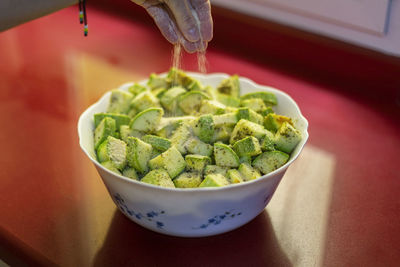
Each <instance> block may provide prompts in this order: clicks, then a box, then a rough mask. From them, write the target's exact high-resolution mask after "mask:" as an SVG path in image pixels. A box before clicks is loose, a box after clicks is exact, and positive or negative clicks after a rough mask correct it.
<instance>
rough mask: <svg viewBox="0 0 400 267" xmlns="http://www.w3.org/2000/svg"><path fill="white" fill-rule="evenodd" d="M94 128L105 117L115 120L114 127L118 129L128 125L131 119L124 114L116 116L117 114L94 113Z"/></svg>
mask: <svg viewBox="0 0 400 267" xmlns="http://www.w3.org/2000/svg"><path fill="white" fill-rule="evenodd" d="M93 117H94V127H97V126H99V124H100V122H101V121H102V120H103V119H104V118H105V117H110V118H113V119H114V120H115V127H116V129H119V128H120V127H121V125H128V124H129V122H130V121H131V118H130V117H129V116H127V115H124V114H117V113H96V114H94V116H93Z"/></svg>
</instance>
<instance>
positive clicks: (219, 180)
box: [199, 173, 229, 187]
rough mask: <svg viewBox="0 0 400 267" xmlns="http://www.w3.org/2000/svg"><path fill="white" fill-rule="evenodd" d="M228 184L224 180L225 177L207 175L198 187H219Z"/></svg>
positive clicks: (216, 174)
mask: <svg viewBox="0 0 400 267" xmlns="http://www.w3.org/2000/svg"><path fill="white" fill-rule="evenodd" d="M228 184H229V182H228V180H227V179H226V178H225V176H223V175H221V174H219V173H215V174H209V175H207V176H206V177H205V178H204V180H203V182H201V184H200V185H199V187H221V186H225V185H228Z"/></svg>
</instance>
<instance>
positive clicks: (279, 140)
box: [275, 122, 301, 153]
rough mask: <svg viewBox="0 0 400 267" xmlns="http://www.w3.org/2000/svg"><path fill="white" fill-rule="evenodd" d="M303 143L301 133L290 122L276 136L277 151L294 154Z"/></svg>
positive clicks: (284, 124)
mask: <svg viewBox="0 0 400 267" xmlns="http://www.w3.org/2000/svg"><path fill="white" fill-rule="evenodd" d="M300 141H301V133H300V132H299V131H298V130H297V129H295V128H294V127H293V126H292V125H290V124H289V123H288V122H284V123H283V124H282V126H281V127H280V128H279V130H278V132H277V133H276V135H275V145H276V149H278V150H281V151H283V152H286V153H292V151H293V149H294V148H295V147H296V146H297V144H298V143H299V142H300Z"/></svg>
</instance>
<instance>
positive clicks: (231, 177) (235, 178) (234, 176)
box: [227, 169, 243, 184]
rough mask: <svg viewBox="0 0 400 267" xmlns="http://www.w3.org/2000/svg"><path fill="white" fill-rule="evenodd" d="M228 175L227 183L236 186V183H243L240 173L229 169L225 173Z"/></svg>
mask: <svg viewBox="0 0 400 267" xmlns="http://www.w3.org/2000/svg"><path fill="white" fill-rule="evenodd" d="M227 175H228V181H229V182H230V183H231V184H238V183H242V182H243V178H242V175H241V174H240V172H239V171H238V170H236V169H230V170H229V171H228V172H227Z"/></svg>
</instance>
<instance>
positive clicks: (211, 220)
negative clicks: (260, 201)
mask: <svg viewBox="0 0 400 267" xmlns="http://www.w3.org/2000/svg"><path fill="white" fill-rule="evenodd" d="M240 215H242V213H241V212H237V213H235V212H234V210H230V211H226V212H225V213H223V214H219V215H215V216H214V217H211V218H209V219H208V221H207V222H206V223H203V224H202V225H200V226H197V227H193V229H206V228H207V227H208V226H211V225H218V224H220V223H221V222H222V221H226V220H229V219H234V218H236V217H237V216H240Z"/></svg>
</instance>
